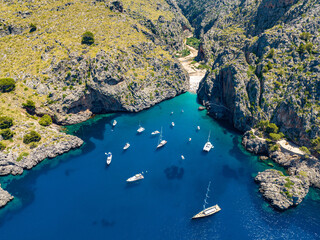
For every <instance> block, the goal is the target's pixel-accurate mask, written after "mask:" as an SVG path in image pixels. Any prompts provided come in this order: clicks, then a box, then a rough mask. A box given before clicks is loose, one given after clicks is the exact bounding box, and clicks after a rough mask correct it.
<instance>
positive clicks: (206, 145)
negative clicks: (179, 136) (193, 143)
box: [203, 132, 213, 152]
mask: <svg viewBox="0 0 320 240" xmlns="http://www.w3.org/2000/svg"><path fill="white" fill-rule="evenodd" d="M211 148H213V145H212V143H211V142H210V132H209V136H208V141H207V142H206V144H205V145H204V147H203V151H205V152H209V151H210V150H211Z"/></svg>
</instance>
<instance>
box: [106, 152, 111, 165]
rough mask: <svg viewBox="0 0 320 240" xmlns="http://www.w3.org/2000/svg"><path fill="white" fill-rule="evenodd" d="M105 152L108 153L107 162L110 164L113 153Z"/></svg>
mask: <svg viewBox="0 0 320 240" xmlns="http://www.w3.org/2000/svg"><path fill="white" fill-rule="evenodd" d="M105 154H106V155H107V164H108V165H110V163H111V160H112V153H111V152H108V153H105Z"/></svg>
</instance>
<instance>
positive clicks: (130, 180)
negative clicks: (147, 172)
mask: <svg viewBox="0 0 320 240" xmlns="http://www.w3.org/2000/svg"><path fill="white" fill-rule="evenodd" d="M140 179H144V176H143V175H142V174H141V173H138V174H136V175H134V176H133V177H130V178H128V179H127V182H135V181H138V180H140Z"/></svg>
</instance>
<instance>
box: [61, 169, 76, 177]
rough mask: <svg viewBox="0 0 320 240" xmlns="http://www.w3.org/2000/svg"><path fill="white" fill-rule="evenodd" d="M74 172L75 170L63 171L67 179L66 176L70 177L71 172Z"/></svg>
mask: <svg viewBox="0 0 320 240" xmlns="http://www.w3.org/2000/svg"><path fill="white" fill-rule="evenodd" d="M74 171H75V169H66V170H65V171H64V174H65V175H66V176H67V177H68V176H70V174H71V173H72V172H74Z"/></svg>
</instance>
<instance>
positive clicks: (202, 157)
mask: <svg viewBox="0 0 320 240" xmlns="http://www.w3.org/2000/svg"><path fill="white" fill-rule="evenodd" d="M198 106H199V105H198V103H197V101H196V95H195V94H191V93H186V94H183V95H180V96H179V97H176V98H174V99H171V100H168V101H165V102H163V103H160V104H158V105H157V106H154V107H152V108H151V109H149V110H146V111H143V112H140V113H136V114H125V113H124V114H108V115H103V116H98V117H96V118H94V119H91V120H89V121H87V122H85V123H82V124H78V125H76V126H72V127H69V128H68V130H69V132H71V133H73V134H75V135H77V136H79V137H81V138H82V139H83V140H84V141H85V144H84V146H83V147H82V148H80V149H77V150H74V151H71V152H69V153H67V154H64V155H62V156H60V157H57V158H54V159H48V160H45V161H43V162H42V163H41V164H39V165H38V166H37V167H35V168H34V169H32V170H30V171H26V172H25V173H24V174H23V175H22V176H15V177H13V176H9V177H2V178H0V182H1V184H2V187H3V188H4V189H6V190H8V191H9V192H10V193H11V194H12V195H14V196H15V199H14V200H13V201H12V202H10V203H9V204H8V205H7V206H6V207H5V208H2V209H0V237H1V239H4V240H5V239H10V240H15V239H19V240H20V239H23V240H27V239H32V240H37V239H41V240H43V239H46V240H51V239H54V240H57V239H69V240H70V239H95V240H98V239H147V240H149V239H150V240H151V239H152V240H153V239H167V240H169V239H197V240H198V239H319V238H320V200H319V199H320V192H319V191H316V190H311V191H310V193H309V194H308V196H307V198H306V199H305V200H304V201H303V203H302V204H301V205H300V206H298V207H296V208H293V209H290V210H288V211H286V212H277V211H274V210H273V209H272V208H271V207H269V205H268V204H267V203H266V202H265V201H264V200H263V198H262V197H261V195H260V193H259V192H258V186H257V185H256V184H255V183H254V181H253V178H254V176H255V175H256V174H257V172H259V171H263V170H264V169H267V168H270V167H269V166H267V165H266V164H265V163H262V162H259V161H258V158H257V157H255V156H252V155H251V154H249V153H247V152H246V151H245V150H244V149H243V148H242V146H241V136H240V134H239V133H237V132H235V131H233V130H232V129H228V128H226V126H223V125H221V123H218V122H216V121H215V120H213V119H212V118H211V117H209V116H207V115H206V111H202V112H201V111H198V110H197V108H198ZM182 110H183V112H182ZM171 112H173V114H172V115H171V114H170V113H171ZM114 119H116V120H117V122H118V124H117V126H116V127H115V128H112V121H113V120H114ZM172 121H174V122H175V127H171V126H170V125H171V122H172ZM139 122H141V125H142V126H143V127H145V129H146V130H145V132H143V133H142V134H140V135H138V134H137V132H136V130H137V128H138V125H139ZM198 125H199V126H200V127H201V129H200V131H197V130H196V127H197V126H198ZM161 127H163V138H164V139H166V140H167V141H168V143H167V145H166V146H164V147H163V148H162V149H158V150H156V145H157V142H158V137H157V136H156V137H153V136H151V132H152V131H155V130H159V131H160V129H161ZM209 131H211V142H212V143H213V145H214V149H212V150H211V152H209V153H204V152H203V151H202V148H203V146H204V144H205V142H206V141H207V137H208V133H209ZM189 137H191V138H192V141H191V142H188V138H189ZM126 142H129V143H130V144H131V146H130V148H129V149H128V150H127V151H123V150H122V148H123V146H124V145H125V143H126ZM108 151H110V152H112V153H113V159H112V163H111V165H110V166H109V167H107V166H106V156H105V152H108ZM181 155H184V156H185V160H182V159H181ZM140 172H144V173H145V175H144V176H145V178H144V179H143V180H142V181H140V182H136V183H133V184H127V183H126V179H127V178H129V177H131V176H133V175H134V174H136V173H140ZM210 181H211V191H210V192H209V196H210V198H209V199H208V200H207V201H208V203H209V205H208V206H210V205H214V204H219V206H220V207H221V209H222V210H221V211H220V212H219V213H217V214H215V215H213V216H210V217H208V218H205V219H200V220H190V218H191V217H192V216H193V215H194V214H196V213H198V212H199V211H201V210H202V208H203V201H204V197H205V194H206V188H207V186H208V183H209V182H210Z"/></svg>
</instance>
